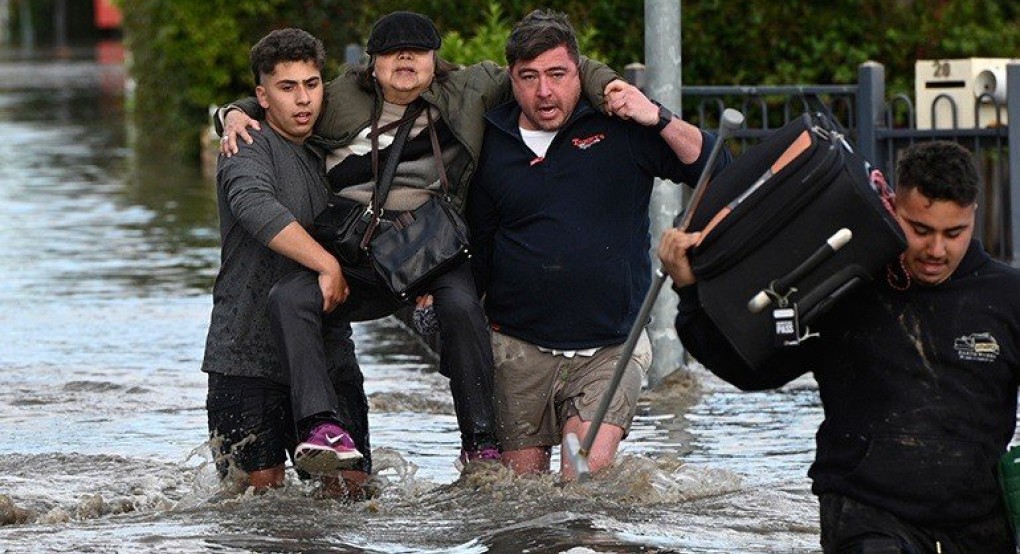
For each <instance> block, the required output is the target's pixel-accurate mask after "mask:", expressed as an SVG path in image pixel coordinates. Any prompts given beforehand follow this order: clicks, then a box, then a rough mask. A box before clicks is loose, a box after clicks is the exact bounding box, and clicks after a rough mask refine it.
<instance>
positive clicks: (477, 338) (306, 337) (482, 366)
mask: <svg viewBox="0 0 1020 554" xmlns="http://www.w3.org/2000/svg"><path fill="white" fill-rule="evenodd" d="M344 276H345V277H346V278H347V282H348V285H349V286H350V288H351V294H350V296H349V297H348V299H347V300H346V301H345V302H344V303H343V304H341V305H340V306H339V307H338V308H337V309H336V310H334V311H333V312H332V313H329V314H323V312H322V292H321V290H320V289H319V283H318V276H317V275H316V274H315V273H314V272H312V271H307V270H302V271H297V272H294V273H291V274H290V275H287V276H286V277H284V278H283V279H280V281H279V282H278V283H277V284H276V285H275V286H274V287H273V289H272V290H271V291H270V293H269V317H270V322H271V324H272V329H273V334H274V336H275V338H276V342H277V346H278V349H279V352H280V353H281V357H282V359H283V364H284V368H285V369H286V371H287V372H288V374H289V375H290V380H291V394H292V404H293V409H294V416H295V418H297V419H299V420H300V419H302V418H305V417H308V416H311V415H314V414H318V413H323V412H331V411H333V410H335V409H336V408H335V406H336V405H337V400H336V396H335V395H334V393H333V391H332V387H328V386H325V385H326V384H327V383H328V382H327V378H326V371H325V369H326V366H327V363H326V359H327V358H326V355H325V349H324V347H323V341H322V338H321V337H322V329H323V327H324V326H326V327H329V326H335V327H337V328H343V327H344V326H345V325H349V323H350V322H351V321H368V320H372V319H378V318H381V317H384V316H387V315H389V314H392V313H393V312H395V311H396V310H397V309H398V308H400V307H401V305H402V304H401V303H400V301H399V300H398V299H397V298H395V297H394V296H393V295H392V294H390V292H389V291H388V290H387V289H386V287H385V285H384V284H383V283H382V282H380V281H378V280H377V279H375V277H374V273H372V270H371V268H367V267H351V268H344ZM429 293H431V294H432V296H433V297H434V300H435V301H434V305H435V309H436V313H437V315H438V316H439V322H440V340H441V343H442V346H441V348H440V353H439V357H440V362H439V369H440V372H441V373H442V374H443V375H445V376H446V377H448V378H449V379H450V390H451V392H452V394H453V405H454V410H455V411H456V413H457V423H458V426H459V427H460V432H461V443H462V445H463V447H464V448H465V449H476V448H479V447H481V446H487V445H495V443H496V440H495V435H494V429H495V416H494V414H493V409H492V388H493V384H492V380H493V376H492V373H493V363H492V347H491V345H490V342H489V332H488V326H487V324H486V321H485V314H484V312H483V311H482V306H481V303H480V302H479V300H478V295H477V294H476V293H475V286H474V280H473V278H472V275H471V268H470V266H469V265H468V264H466V263H465V264H462V265H461V266H460V267H458V268H456V269H454V270H452V271H450V272H448V273H446V274H444V275H441V276H440V277H438V278H436V280H435V281H434V282H433V283H432V285H431V286H430V290H429ZM337 390H339V389H337ZM343 409H345V410H348V411H353V410H357V409H358V408H357V407H353V406H345V407H344V408H343ZM365 413H366V416H365V418H366V419H367V406H366V407H365ZM358 417H360V415H359V416H358Z"/></svg>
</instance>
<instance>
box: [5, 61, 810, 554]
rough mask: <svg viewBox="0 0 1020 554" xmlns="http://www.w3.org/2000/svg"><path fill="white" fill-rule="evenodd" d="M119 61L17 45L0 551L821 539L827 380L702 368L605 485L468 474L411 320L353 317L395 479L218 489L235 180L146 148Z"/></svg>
mask: <svg viewBox="0 0 1020 554" xmlns="http://www.w3.org/2000/svg"><path fill="white" fill-rule="evenodd" d="M118 76H119V73H118V70H117V68H110V67H103V66H98V65H95V64H93V63H91V62H87V61H85V62H60V63H57V62H34V63H32V64H28V63H25V62H16V61H6V62H0V275H2V279H0V329H2V331H0V333H2V335H0V337H2V341H0V523H2V525H0V552H11V553H14V552H50V551H65V552H230V553H233V552H456V553H482V552H494V553H504V552H506V553H511V552H536V553H541V552H549V553H553V552H570V553H573V554H577V553H586V552H680V553H734V552H756V553H757V552H771V553H790V552H804V553H807V552H817V551H818V550H819V548H818V539H817V536H818V525H817V514H816V510H817V503H816V501H815V499H814V497H813V496H811V494H810V491H809V482H808V479H807V477H806V475H805V474H806V471H807V468H808V465H809V463H810V461H811V458H812V452H813V447H814V442H813V433H814V429H815V427H816V426H817V424H818V423H819V421H820V419H821V410H820V406H819V402H818V398H817V394H816V392H815V390H814V384H813V382H812V381H811V380H809V379H805V380H801V381H797V382H795V383H793V384H792V385H791V386H788V387H787V388H785V389H783V390H782V391H777V392H770V393H755V394H745V393H739V392H737V391H736V390H735V389H733V388H731V387H728V386H727V385H725V384H722V383H721V382H719V381H717V380H715V379H713V378H711V377H710V376H708V375H707V374H705V373H704V372H703V371H696V372H695V376H696V377H697V379H696V380H695V381H694V383H696V384H693V385H692V382H691V381H690V380H679V381H678V382H675V383H672V384H669V385H667V386H665V387H662V388H660V389H658V390H655V391H649V392H648V393H647V394H646V395H645V400H644V402H643V404H642V407H641V410H640V412H639V415H638V418H637V420H636V422H635V425H634V430H633V433H632V435H631V437H630V438H629V439H628V440H627V441H626V442H625V443H624V445H623V453H622V455H621V457H620V461H619V463H618V465H617V467H615V468H614V469H613V470H611V471H608V472H607V474H606V475H603V476H600V477H599V478H598V479H596V480H595V481H593V482H592V483H589V484H586V485H576V484H573V485H566V486H564V485H561V484H559V483H557V481H556V479H555V477H554V476H543V477H535V478H515V477H513V476H511V475H508V474H507V472H505V471H502V470H499V469H496V468H492V469H487V470H483V471H476V472H472V473H470V474H468V475H465V476H461V475H460V474H459V473H458V472H457V470H456V469H455V468H454V465H453V461H454V459H455V457H456V456H457V452H458V443H459V440H458V435H457V431H456V421H455V419H454V416H453V409H452V404H451V403H450V400H449V395H448V393H447V389H446V383H445V380H444V379H443V378H442V377H441V376H439V375H438V374H437V373H436V371H435V360H434V358H433V357H432V355H431V354H430V353H429V351H428V350H427V349H425V348H424V347H423V346H422V345H421V344H420V343H419V342H418V340H417V339H416V338H415V337H414V336H413V335H411V334H410V333H409V332H408V331H407V330H406V329H405V328H404V327H402V326H401V324H400V323H399V322H397V321H395V320H393V319H387V320H382V321H379V322H374V323H368V324H362V325H359V326H357V327H356V337H355V338H356V341H357V344H358V355H359V360H360V362H361V364H362V367H363V369H364V372H365V374H366V389H367V392H368V394H369V395H370V397H371V403H372V413H371V420H370V421H371V428H372V435H373V441H372V442H373V444H374V445H375V447H376V451H375V452H374V457H375V460H376V465H377V468H376V469H377V472H378V475H377V476H376V478H377V480H378V481H379V483H380V485H379V486H380V489H381V492H380V494H379V496H378V497H377V498H375V499H373V500H370V501H367V502H362V503H357V504H349V503H342V502H338V501H335V500H329V499H324V498H320V497H318V496H317V495H316V493H315V491H314V490H313V487H311V486H308V485H306V484H303V483H301V482H299V481H298V480H297V479H296V478H293V477H291V478H290V480H289V481H288V484H287V486H286V487H285V488H284V489H282V490H279V491H273V492H271V493H269V494H266V495H261V496H251V495H245V494H242V495H229V494H224V493H222V492H221V491H219V489H218V487H217V482H216V481H217V479H216V476H215V472H214V471H213V470H212V468H211V466H210V465H209V463H208V457H209V454H208V447H207V445H206V443H205V440H206V420H205V411H204V400H205V375H204V374H203V373H201V372H200V370H199V366H200V362H201V357H202V350H203V345H204V339H205V332H206V327H207V325H208V320H209V312H210V308H211V296H210V290H211V287H212V280H213V277H214V275H215V273H216V269H217V264H218V234H217V231H216V213H215V192H214V187H213V185H212V183H211V182H209V181H208V180H207V179H204V178H203V177H201V175H200V174H199V172H198V170H197V169H195V168H187V167H176V166H165V165H161V162H162V159H163V157H162V156H161V152H158V151H150V152H143V153H140V154H138V153H135V152H134V151H133V149H132V147H131V141H132V137H134V136H136V134H137V133H138V131H133V130H131V129H130V128H129V127H128V125H127V123H126V119H125V115H124V97H123V92H122V90H123V85H122V83H120V82H119V81H118V78H119V77H118ZM145 132H150V133H151V132H158V131H157V130H154V129H149V130H146V131H145Z"/></svg>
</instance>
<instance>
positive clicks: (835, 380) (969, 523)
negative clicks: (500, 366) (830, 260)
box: [659, 142, 1020, 554]
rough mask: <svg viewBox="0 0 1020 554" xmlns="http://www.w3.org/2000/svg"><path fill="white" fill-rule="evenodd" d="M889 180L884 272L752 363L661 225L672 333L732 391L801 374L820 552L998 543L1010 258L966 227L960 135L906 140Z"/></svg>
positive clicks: (969, 199)
mask: <svg viewBox="0 0 1020 554" xmlns="http://www.w3.org/2000/svg"><path fill="white" fill-rule="evenodd" d="M896 182H897V190H896V200H895V202H894V205H895V208H896V216H897V219H898V220H899V223H900V226H901V227H902V228H903V232H904V233H905V234H906V237H907V250H906V251H905V252H904V253H903V255H902V256H901V258H900V260H899V261H900V263H898V264H894V265H893V267H894V268H895V270H894V271H892V272H891V273H890V275H889V277H888V279H880V280H879V281H878V282H875V283H873V284H870V285H868V286H866V287H862V288H860V289H858V290H857V291H856V292H854V293H852V295H851V297H848V298H845V299H844V300H842V301H841V302H840V303H839V304H837V305H836V306H835V307H834V308H833V309H832V311H830V312H829V313H828V314H826V315H825V316H823V317H822V318H821V319H820V320H819V321H818V322H817V323H816V324H812V330H813V331H817V332H818V333H819V335H820V336H818V337H815V338H812V339H809V340H807V341H805V342H804V343H803V344H801V345H800V346H797V347H792V348H786V349H783V350H779V351H778V352H777V354H775V355H774V356H773V357H772V358H771V359H770V360H768V362H767V363H766V364H765V367H763V368H761V369H760V370H758V371H754V370H752V369H750V368H749V367H747V366H746V365H745V364H744V363H743V362H742V361H741V360H740V358H739V356H737V355H736V353H735V351H734V350H733V348H732V347H731V346H730V345H729V343H728V342H727V340H726V338H725V337H724V336H723V335H722V334H721V333H720V332H719V330H718V328H717V327H716V326H715V325H714V324H713V323H712V322H711V321H710V320H709V319H708V317H707V315H706V314H705V311H704V310H703V309H701V308H700V306H699V303H698V297H697V286H696V285H694V284H693V283H694V280H695V279H694V277H693V275H692V274H691V271H690V264H689V262H688V260H687V256H686V251H687V249H688V248H689V247H690V246H691V245H692V244H694V243H695V242H696V241H697V240H698V238H699V237H698V234H697V233H693V234H685V233H681V232H680V231H677V230H668V231H666V233H665V235H664V236H663V240H662V242H661V243H660V248H659V256H660V258H662V260H663V268H664V269H665V270H666V271H667V272H668V273H669V274H670V276H671V277H672V278H673V281H674V284H675V285H676V287H677V290H678V292H679V295H680V311H679V315H678V316H677V319H676V327H677V333H678V335H679V336H680V340H681V341H683V343H684V345H685V346H686V347H687V348H688V350H689V351H690V352H691V353H692V354H693V355H694V357H695V358H697V359H698V361H700V362H701V363H702V364H704V365H705V367H707V368H708V369H709V370H711V371H712V372H713V373H715V374H716V375H718V376H720V377H722V378H723V379H725V380H726V381H729V382H730V383H733V384H734V385H736V386H738V387H740V388H741V389H744V390H761V389H768V388H774V387H778V386H781V385H783V384H785V383H787V382H789V381H790V380H792V379H794V378H796V377H797V376H799V375H801V374H803V373H806V372H809V371H810V372H813V374H814V377H815V380H816V381H817V382H818V391H819V393H820V395H821V399H822V405H823V407H824V409H825V421H824V422H822V425H821V427H820V428H819V429H818V433H817V435H816V441H817V453H816V455H815V462H814V464H813V465H812V466H811V470H810V472H809V473H808V475H809V476H810V477H811V478H812V480H813V486H812V490H813V491H814V493H815V494H816V495H818V497H819V504H820V508H821V530H822V533H821V543H822V548H823V549H824V551H825V552H827V553H830V552H831V553H836V552H840V553H842V552H861V553H868V552H890V553H921V552H933V553H934V552H941V553H944V554H950V553H963V552H967V553H970V552H981V553H998V554H1006V553H1009V554H1013V553H1014V552H1015V549H1014V548H1015V547H1014V545H1013V544H1014V543H1013V536H1012V532H1011V530H1010V526H1009V524H1008V522H1007V517H1006V512H1005V510H1004V506H1003V501H1002V493H1001V492H1000V490H999V485H998V483H997V479H996V467H997V461H998V460H999V458H1000V457H1001V456H1002V455H1003V453H1004V452H1005V449H1006V445H1007V444H1008V443H1009V441H1010V440H1011V439H1012V437H1013V433H1014V430H1015V427H1016V406H1017V385H1018V377H1020V376H1018V371H1020V344H1018V341H1020V271H1017V270H1016V269H1013V268H1011V267H1009V266H1007V265H1005V264H1002V263H1000V262H997V261H995V260H992V259H991V258H990V257H989V256H988V254H986V253H985V252H984V249H983V248H982V246H981V244H980V243H979V242H978V241H977V240H974V239H973V238H972V236H973V233H974V221H975V212H976V210H977V204H976V198H977V193H978V178H977V172H976V170H975V168H974V164H973V162H972V159H971V154H970V153H969V152H967V150H965V149H964V148H963V147H961V146H959V145H957V144H956V143H951V142H929V143H922V144H918V145H916V146H913V147H911V148H910V149H908V150H907V151H906V152H905V153H904V155H903V158H902V159H901V161H900V163H899V166H898V168H897V181H896Z"/></svg>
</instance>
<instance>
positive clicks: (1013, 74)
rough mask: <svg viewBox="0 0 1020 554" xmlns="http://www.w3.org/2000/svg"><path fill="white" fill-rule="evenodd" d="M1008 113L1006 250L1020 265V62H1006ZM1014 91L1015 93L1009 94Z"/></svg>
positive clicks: (1015, 263) (1015, 264) (1016, 264)
mask: <svg viewBox="0 0 1020 554" xmlns="http://www.w3.org/2000/svg"><path fill="white" fill-rule="evenodd" d="M1006 91H1007V94H1006V113H1007V114H1013V115H1012V117H1011V118H1010V120H1009V125H1008V131H1007V132H1008V133H1009V135H1008V142H1009V221H1008V222H1007V225H1008V226H1009V240H1010V242H1011V243H1012V245H1011V247H1007V248H1006V250H1005V251H1006V252H1009V253H1010V254H1011V255H1012V260H1011V262H1012V264H1013V266H1014V267H1020V63H1010V64H1006ZM1010 92H1012V93H1013V94H1009V93H1010Z"/></svg>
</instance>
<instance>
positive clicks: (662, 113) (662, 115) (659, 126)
mask: <svg viewBox="0 0 1020 554" xmlns="http://www.w3.org/2000/svg"><path fill="white" fill-rule="evenodd" d="M670 121H673V112H671V111H669V108H667V107H666V106H663V105H662V104H659V122H658V123H656V124H655V130H656V131H658V132H660V133H661V132H662V130H663V129H665V128H666V126H667V125H669V122H670Z"/></svg>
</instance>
